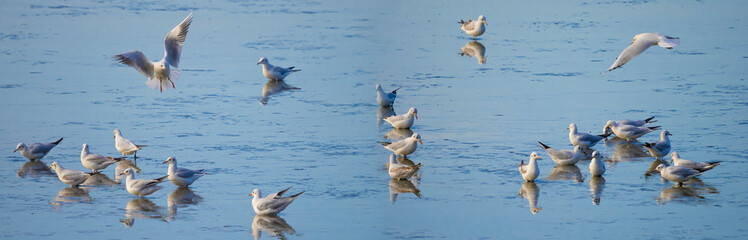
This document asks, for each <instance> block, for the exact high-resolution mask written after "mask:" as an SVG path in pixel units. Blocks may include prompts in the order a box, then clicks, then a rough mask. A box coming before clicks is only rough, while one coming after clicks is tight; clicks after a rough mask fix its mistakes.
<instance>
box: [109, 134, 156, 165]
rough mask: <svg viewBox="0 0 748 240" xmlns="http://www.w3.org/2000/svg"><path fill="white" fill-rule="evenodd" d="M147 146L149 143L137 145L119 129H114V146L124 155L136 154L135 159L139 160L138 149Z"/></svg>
mask: <svg viewBox="0 0 748 240" xmlns="http://www.w3.org/2000/svg"><path fill="white" fill-rule="evenodd" d="M147 146H148V145H135V144H134V143H132V142H131V141H130V140H128V139H127V138H125V137H122V132H120V131H119V129H114V147H115V148H117V151H119V152H120V153H122V157H125V156H127V155H130V154H134V155H133V159H135V161H137V160H138V151H139V150H140V148H142V147H147Z"/></svg>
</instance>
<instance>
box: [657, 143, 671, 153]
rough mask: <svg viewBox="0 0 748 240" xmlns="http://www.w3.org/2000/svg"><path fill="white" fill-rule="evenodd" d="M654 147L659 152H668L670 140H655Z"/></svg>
mask: <svg viewBox="0 0 748 240" xmlns="http://www.w3.org/2000/svg"><path fill="white" fill-rule="evenodd" d="M654 148H655V149H657V151H660V152H669V151H670V142H657V144H655V145H654Z"/></svg>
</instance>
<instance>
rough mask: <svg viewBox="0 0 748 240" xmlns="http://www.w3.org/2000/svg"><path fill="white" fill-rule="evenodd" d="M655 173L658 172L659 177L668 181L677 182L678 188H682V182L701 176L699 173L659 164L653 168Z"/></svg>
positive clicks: (684, 168) (689, 169)
mask: <svg viewBox="0 0 748 240" xmlns="http://www.w3.org/2000/svg"><path fill="white" fill-rule="evenodd" d="M655 171H659V172H660V176H662V178H665V179H667V180H669V181H673V182H677V183H678V186H683V182H685V181H688V180H689V179H691V178H694V177H696V176H699V175H701V172H699V171H697V170H694V169H691V168H687V167H681V166H669V167H668V166H665V164H660V165H658V166H657V168H655Z"/></svg>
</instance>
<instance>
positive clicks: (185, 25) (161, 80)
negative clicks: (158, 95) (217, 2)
mask: <svg viewBox="0 0 748 240" xmlns="http://www.w3.org/2000/svg"><path fill="white" fill-rule="evenodd" d="M191 23H192V13H190V15H189V16H187V18H185V19H184V20H182V22H181V23H179V25H177V26H176V27H174V29H172V30H171V31H169V33H167V34H166V38H165V39H164V58H163V59H161V60H160V61H158V62H151V61H150V60H148V58H147V57H146V56H145V55H144V54H143V52H141V51H137V50H133V51H129V52H126V53H122V54H117V55H114V59H115V60H117V61H118V62H120V63H122V64H126V65H129V66H131V67H133V68H135V69H137V70H138V71H139V72H140V73H142V74H143V75H145V76H146V77H147V78H148V81H146V82H145V84H146V85H148V86H149V87H151V88H153V89H156V88H158V89H159V91H161V92H163V91H164V88H166V89H169V86H171V87H172V88H176V87H175V86H174V82H176V81H177V79H179V75H180V73H181V71H180V70H178V69H176V68H178V67H179V57H180V56H181V55H182V45H184V40H185V38H187V30H188V29H189V28H190V24H191ZM171 67H174V69H172V68H171Z"/></svg>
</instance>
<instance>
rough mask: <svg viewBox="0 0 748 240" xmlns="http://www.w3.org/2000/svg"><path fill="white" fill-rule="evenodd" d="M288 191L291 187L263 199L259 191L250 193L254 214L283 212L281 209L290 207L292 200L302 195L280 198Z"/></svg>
mask: <svg viewBox="0 0 748 240" xmlns="http://www.w3.org/2000/svg"><path fill="white" fill-rule="evenodd" d="M288 189H291V187H289V188H286V189H285V190H283V191H280V192H278V193H272V194H269V195H267V196H266V197H264V198H263V197H262V193H260V189H255V190H254V191H252V193H251V194H249V196H253V198H252V208H253V209H254V210H255V213H257V214H259V215H276V214H278V213H279V212H281V211H283V209H286V207H288V205H291V203H292V202H293V200H296V198H297V197H298V196H299V195H301V194H302V193H304V192H303V191H302V192H300V193H297V194H294V195H292V196H289V197H282V196H283V194H284V193H286V191H288Z"/></svg>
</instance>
